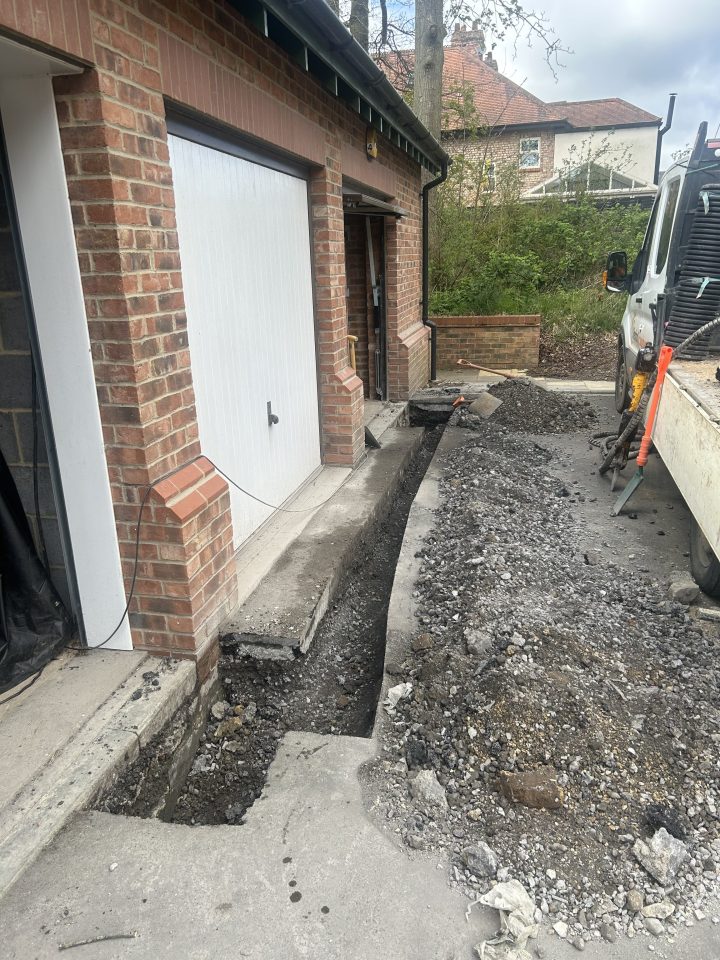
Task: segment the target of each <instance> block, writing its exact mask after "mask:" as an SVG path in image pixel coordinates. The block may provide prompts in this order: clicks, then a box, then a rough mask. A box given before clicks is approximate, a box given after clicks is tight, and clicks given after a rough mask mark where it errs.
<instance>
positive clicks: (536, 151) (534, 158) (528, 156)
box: [520, 137, 540, 170]
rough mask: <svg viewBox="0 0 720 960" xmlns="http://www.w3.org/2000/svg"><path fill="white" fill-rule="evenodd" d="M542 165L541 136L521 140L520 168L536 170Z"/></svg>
mask: <svg viewBox="0 0 720 960" xmlns="http://www.w3.org/2000/svg"><path fill="white" fill-rule="evenodd" d="M539 166H540V138H539V137H530V138H529V139H527V140H521V141H520V169H521V170H535V169H537V168H538V167H539Z"/></svg>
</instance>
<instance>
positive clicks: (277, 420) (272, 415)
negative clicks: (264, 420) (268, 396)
mask: <svg viewBox="0 0 720 960" xmlns="http://www.w3.org/2000/svg"><path fill="white" fill-rule="evenodd" d="M267 415H268V426H269V427H272V426H273V425H274V424H276V423H280V417H278V415H277V414H275V413H273V412H272V401H271V400H268V402H267Z"/></svg>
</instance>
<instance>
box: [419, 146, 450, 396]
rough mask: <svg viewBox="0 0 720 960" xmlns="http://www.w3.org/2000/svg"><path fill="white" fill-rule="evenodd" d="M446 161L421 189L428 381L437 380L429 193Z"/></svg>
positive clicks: (441, 179)
mask: <svg viewBox="0 0 720 960" xmlns="http://www.w3.org/2000/svg"><path fill="white" fill-rule="evenodd" d="M447 177H448V161H447V160H443V161H442V166H441V168H440V176H439V177H436V178H435V179H434V180H429V181H428V182H427V183H426V184H425V186H424V187H423V188H422V322H423V324H424V325H425V326H426V327H429V328H430V380H431V381H435V380H437V324H436V323H435V322H434V321H433V320H431V319H430V263H429V260H430V257H429V250H430V222H429V210H430V200H429V195H430V191H431V190H432V189H434V188H435V187H439V186H440V184H441V183H445V181H446V180H447Z"/></svg>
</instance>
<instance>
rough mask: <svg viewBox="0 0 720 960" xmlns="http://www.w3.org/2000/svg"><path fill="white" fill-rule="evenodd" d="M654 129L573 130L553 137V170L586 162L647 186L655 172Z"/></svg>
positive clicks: (655, 140) (655, 132)
mask: <svg viewBox="0 0 720 960" xmlns="http://www.w3.org/2000/svg"><path fill="white" fill-rule="evenodd" d="M656 144H657V127H626V128H624V129H620V130H611V129H607V130H577V131H574V132H572V133H556V134H555V159H554V167H555V170H556V171H557V170H560V169H561V168H563V166H564V164H565V162H566V161H567V162H571V163H578V162H582V161H587V160H588V158H590V159H593V160H596V162H597V163H599V164H600V166H602V167H609V168H611V169H613V170H616V171H617V172H618V173H621V174H623V175H624V176H626V177H631V178H633V179H636V180H642V181H644V182H645V183H648V184H651V183H652V181H653V174H654V172H655V148H656Z"/></svg>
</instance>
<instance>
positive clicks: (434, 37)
mask: <svg viewBox="0 0 720 960" xmlns="http://www.w3.org/2000/svg"><path fill="white" fill-rule="evenodd" d="M444 36H445V25H444V22H443V0H416V2H415V84H414V94H413V109H414V110H415V113H416V114H417V115H418V117H419V118H420V120H421V121H422V122H423V123H424V124H425V126H426V127H427V129H428V130H429V131H430V133H431V134H432V135H433V136H434V137H435V138H436V139H437V140H440V125H441V122H442V70H443V38H444Z"/></svg>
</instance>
